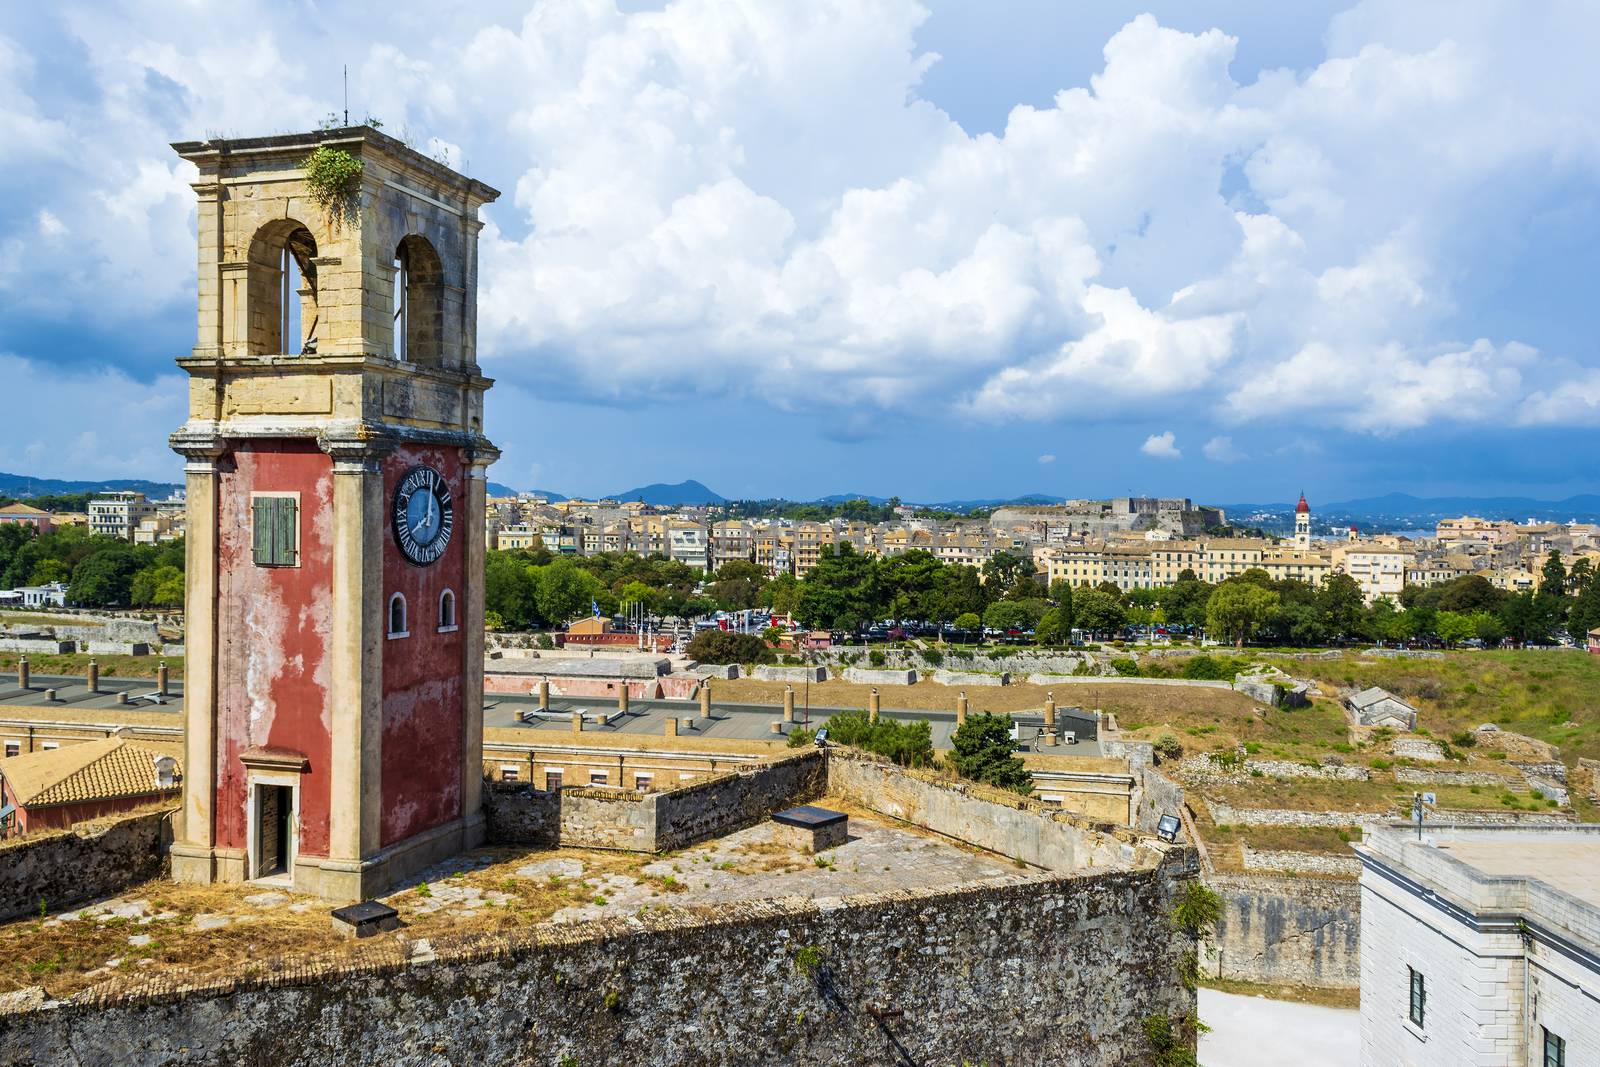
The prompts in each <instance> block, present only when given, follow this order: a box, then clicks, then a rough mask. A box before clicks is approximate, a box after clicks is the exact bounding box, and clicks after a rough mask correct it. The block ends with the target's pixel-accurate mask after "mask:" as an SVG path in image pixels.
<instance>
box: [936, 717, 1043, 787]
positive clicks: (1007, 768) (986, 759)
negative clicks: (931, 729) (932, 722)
mask: <svg viewBox="0 0 1600 1067" xmlns="http://www.w3.org/2000/svg"><path fill="white" fill-rule="evenodd" d="M950 746H951V750H950V765H951V766H952V767H953V768H955V772H956V773H957V774H959V775H961V776H962V777H963V778H971V779H972V780H974V781H978V782H987V783H988V784H990V785H994V786H999V787H1000V788H1001V789H1010V790H1012V791H1013V792H1017V793H1027V792H1029V791H1030V790H1031V789H1032V788H1033V775H1031V774H1029V773H1028V768H1027V767H1025V766H1023V763H1022V760H1020V759H1018V758H1017V756H1016V753H1015V748H1016V745H1015V742H1013V741H1012V740H1011V718H1010V716H1005V715H990V714H989V713H988V712H979V713H978V714H976V715H968V716H967V721H966V722H964V723H962V724H961V725H960V726H958V727H956V730H955V733H953V734H951V735H950Z"/></svg>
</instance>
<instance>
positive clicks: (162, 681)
mask: <svg viewBox="0 0 1600 1067" xmlns="http://www.w3.org/2000/svg"><path fill="white" fill-rule="evenodd" d="M169 681H170V672H168V670H167V664H166V661H165V660H163V661H162V662H161V665H160V666H158V667H157V668H156V692H157V693H158V694H160V695H161V696H166V695H167V687H168V685H169Z"/></svg>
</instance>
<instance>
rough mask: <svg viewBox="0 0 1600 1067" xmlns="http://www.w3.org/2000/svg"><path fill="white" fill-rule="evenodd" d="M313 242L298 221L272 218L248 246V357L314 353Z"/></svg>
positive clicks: (315, 337)
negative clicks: (273, 219)
mask: <svg viewBox="0 0 1600 1067" xmlns="http://www.w3.org/2000/svg"><path fill="white" fill-rule="evenodd" d="M316 259H317V239H316V238H315V237H313V236H312V235H311V231H310V230H309V229H307V228H306V226H305V225H304V224H303V223H300V222H297V221H295V220H294V219H277V220H275V221H273V222H269V223H267V224H266V225H265V226H263V227H261V229H259V230H257V231H256V235H255V237H254V238H252V240H251V242H250V283H249V285H250V288H249V295H248V297H247V299H248V301H249V315H248V318H247V323H248V333H247V335H246V339H245V341H246V349H247V351H248V352H249V353H250V355H252V356H285V355H312V354H315V352H316V351H317V263H316Z"/></svg>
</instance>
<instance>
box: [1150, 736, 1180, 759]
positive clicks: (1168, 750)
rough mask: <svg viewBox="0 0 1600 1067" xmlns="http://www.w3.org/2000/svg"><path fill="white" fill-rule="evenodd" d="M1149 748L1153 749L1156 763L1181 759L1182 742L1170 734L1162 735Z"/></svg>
mask: <svg viewBox="0 0 1600 1067" xmlns="http://www.w3.org/2000/svg"><path fill="white" fill-rule="evenodd" d="M1150 747H1151V748H1153V749H1155V753H1156V762H1157V763H1165V762H1167V761H1168V760H1175V759H1182V758H1183V742H1182V741H1179V740H1178V739H1177V737H1175V736H1174V735H1172V734H1162V735H1161V736H1160V737H1158V738H1156V740H1155V744H1153V745H1151V746H1150Z"/></svg>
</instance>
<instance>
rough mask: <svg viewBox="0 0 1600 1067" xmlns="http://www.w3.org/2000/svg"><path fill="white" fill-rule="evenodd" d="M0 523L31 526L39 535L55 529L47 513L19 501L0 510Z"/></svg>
mask: <svg viewBox="0 0 1600 1067" xmlns="http://www.w3.org/2000/svg"><path fill="white" fill-rule="evenodd" d="M0 523H12V524H17V525H22V526H32V527H33V528H34V529H35V530H37V531H38V532H39V533H49V532H50V531H51V530H53V529H54V528H55V524H54V523H53V522H52V521H51V515H50V513H49V512H48V511H44V510H43V509H41V508H36V507H34V506H33V505H31V504H24V503H22V502H21V501H17V502H16V503H14V504H7V505H6V506H5V507H3V508H0Z"/></svg>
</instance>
